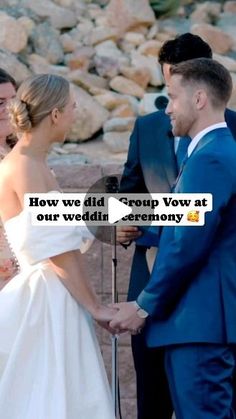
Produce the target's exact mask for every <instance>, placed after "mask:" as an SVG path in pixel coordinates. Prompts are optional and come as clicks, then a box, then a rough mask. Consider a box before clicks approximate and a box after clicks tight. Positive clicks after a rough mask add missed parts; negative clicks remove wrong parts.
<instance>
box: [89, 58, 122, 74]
mask: <svg viewBox="0 0 236 419" xmlns="http://www.w3.org/2000/svg"><path fill="white" fill-rule="evenodd" d="M94 65H95V68H96V71H97V73H98V74H99V76H101V77H108V78H109V79H112V78H114V77H116V76H117V75H118V73H119V70H120V65H119V61H118V60H116V59H114V58H111V57H100V56H97V55H96V56H95V57H94Z"/></svg>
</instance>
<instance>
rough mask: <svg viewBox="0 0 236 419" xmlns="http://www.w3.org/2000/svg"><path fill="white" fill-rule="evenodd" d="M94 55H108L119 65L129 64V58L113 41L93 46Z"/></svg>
mask: <svg viewBox="0 0 236 419" xmlns="http://www.w3.org/2000/svg"><path fill="white" fill-rule="evenodd" d="M95 50H96V55H97V56H99V57H109V58H113V59H114V60H117V61H118V63H119V65H129V58H128V57H126V56H125V55H124V54H123V53H122V51H121V50H120V49H119V48H117V46H116V44H115V42H114V41H105V42H102V43H101V44H98V45H96V46H95Z"/></svg>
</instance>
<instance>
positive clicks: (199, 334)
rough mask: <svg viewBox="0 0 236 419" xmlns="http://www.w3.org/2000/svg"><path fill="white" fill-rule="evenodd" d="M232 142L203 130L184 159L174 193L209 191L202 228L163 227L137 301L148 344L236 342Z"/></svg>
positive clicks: (226, 134) (224, 132)
mask: <svg viewBox="0 0 236 419" xmlns="http://www.w3.org/2000/svg"><path fill="white" fill-rule="evenodd" d="M235 168H236V142H235V141H234V139H233V137H232V135H231V133H230V131H229V129H227V128H220V129H216V130H214V131H211V132H210V133H208V134H206V135H205V136H204V137H203V138H202V139H201V140H200V142H199V143H198V145H197V147H196V148H195V149H194V151H193V153H192V154H191V156H190V157H189V159H188V160H187V163H186V165H185V168H184V170H183V173H182V175H181V176H180V178H179V181H178V183H177V186H176V192H180V193H185V192H187V193H190V192H193V193H201V192H202V193H212V195H213V210H212V211H211V212H208V213H206V217H205V225H204V226H201V227H164V228H163V230H162V234H161V239H160V247H159V253H158V258H157V260H156V261H155V264H154V268H153V271H152V274H151V278H150V281H149V283H148V285H147V286H146V288H145V289H144V291H142V293H141V294H140V296H139V297H138V303H139V304H140V306H141V307H143V308H144V309H145V310H147V311H148V312H149V313H150V314H151V315H152V319H151V322H150V324H149V327H148V343H149V344H150V345H151V346H161V345H168V344H180V343H181V344H182V343H191V342H201V343H204V342H205V343H221V344H228V343H234V344H235V343H236V170H235Z"/></svg>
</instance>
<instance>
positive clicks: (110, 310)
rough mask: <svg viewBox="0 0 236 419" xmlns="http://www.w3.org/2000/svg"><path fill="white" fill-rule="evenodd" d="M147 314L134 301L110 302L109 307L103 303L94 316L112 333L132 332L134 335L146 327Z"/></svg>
mask: <svg viewBox="0 0 236 419" xmlns="http://www.w3.org/2000/svg"><path fill="white" fill-rule="evenodd" d="M140 312H141V313H140ZM143 313H144V314H143ZM147 315H148V314H147V313H145V312H144V311H143V310H140V307H139V306H138V305H137V304H136V303H135V302H134V301H132V302H128V303H116V304H110V305H109V307H106V306H102V305H101V306H99V307H98V308H97V310H96V313H94V315H93V318H94V319H95V320H96V321H97V323H98V324H99V325H100V326H102V327H103V328H105V329H106V330H108V331H109V332H110V333H112V334H120V333H124V332H130V333H131V334H132V335H136V334H138V333H140V332H141V330H142V328H143V327H144V325H145V318H146V317H147Z"/></svg>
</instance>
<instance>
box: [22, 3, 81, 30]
mask: <svg viewBox="0 0 236 419" xmlns="http://www.w3.org/2000/svg"><path fill="white" fill-rule="evenodd" d="M22 3H23V6H25V7H28V8H29V9H31V10H33V12H34V13H36V14H37V15H38V16H40V17H42V18H47V17H48V18H49V19H50V21H51V24H52V26H53V27H54V28H56V29H63V28H73V27H74V26H75V25H76V23H77V19H76V16H75V14H74V13H73V12H72V11H71V10H69V9H67V8H65V7H61V6H58V5H56V4H55V3H53V2H52V1H50V0H40V2H39V1H32V0H22Z"/></svg>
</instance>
